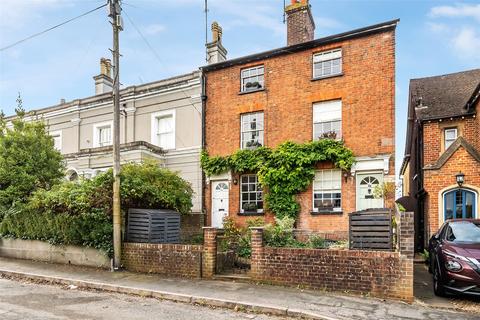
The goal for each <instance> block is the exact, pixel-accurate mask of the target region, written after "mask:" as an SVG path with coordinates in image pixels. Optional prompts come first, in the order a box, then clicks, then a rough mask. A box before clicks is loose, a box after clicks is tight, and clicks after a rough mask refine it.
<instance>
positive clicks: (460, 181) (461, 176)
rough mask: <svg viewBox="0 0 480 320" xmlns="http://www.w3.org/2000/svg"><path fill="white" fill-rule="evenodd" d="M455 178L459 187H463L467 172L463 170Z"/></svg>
mask: <svg viewBox="0 0 480 320" xmlns="http://www.w3.org/2000/svg"><path fill="white" fill-rule="evenodd" d="M455 178H456V180H457V184H458V186H459V187H462V185H463V183H464V182H465V174H463V173H462V172H459V173H457V174H456V175H455Z"/></svg>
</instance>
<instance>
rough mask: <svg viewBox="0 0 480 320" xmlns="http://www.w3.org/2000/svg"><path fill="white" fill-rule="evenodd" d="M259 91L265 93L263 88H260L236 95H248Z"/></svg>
mask: <svg viewBox="0 0 480 320" xmlns="http://www.w3.org/2000/svg"><path fill="white" fill-rule="evenodd" d="M261 91H265V88H260V89H257V90H250V91H240V92H239V93H238V94H239V95H242V94H249V93H255V92H261Z"/></svg>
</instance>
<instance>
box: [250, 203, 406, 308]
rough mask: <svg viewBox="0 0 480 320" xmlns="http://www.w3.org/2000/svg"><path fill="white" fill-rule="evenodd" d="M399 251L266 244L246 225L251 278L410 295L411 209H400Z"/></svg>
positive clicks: (383, 294) (389, 295) (258, 230)
mask: <svg viewBox="0 0 480 320" xmlns="http://www.w3.org/2000/svg"><path fill="white" fill-rule="evenodd" d="M401 215H402V217H401V220H400V221H401V223H400V225H399V230H398V231H397V233H398V234H399V239H400V241H399V251H398V252H380V251H359V250H355V251H354V250H325V249H296V248H271V247H265V246H263V230H262V229H261V228H255V229H252V259H251V277H252V280H256V281H261V282H266V283H274V284H286V285H295V286H297V285H301V286H305V287H309V288H314V289H326V290H332V291H349V292H354V293H365V294H366V293H368V294H370V295H372V296H376V297H384V298H394V299H400V300H404V301H412V300H413V213H411V212H408V213H402V214H401Z"/></svg>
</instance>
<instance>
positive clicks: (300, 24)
mask: <svg viewBox="0 0 480 320" xmlns="http://www.w3.org/2000/svg"><path fill="white" fill-rule="evenodd" d="M285 14H286V15H287V45H289V46H291V45H294V44H298V43H302V42H307V41H310V40H313V39H314V36H315V22H314V21H313V16H312V11H311V8H310V4H309V3H308V0H292V2H291V4H290V5H288V6H287V7H286V8H285Z"/></svg>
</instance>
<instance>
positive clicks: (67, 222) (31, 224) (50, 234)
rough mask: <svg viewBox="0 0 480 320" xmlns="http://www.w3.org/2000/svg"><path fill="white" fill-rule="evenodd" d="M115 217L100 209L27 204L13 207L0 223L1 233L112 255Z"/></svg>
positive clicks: (2, 234) (6, 235) (3, 235)
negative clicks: (40, 208) (44, 208)
mask: <svg viewBox="0 0 480 320" xmlns="http://www.w3.org/2000/svg"><path fill="white" fill-rule="evenodd" d="M112 232H113V226H112V221H111V218H110V217H108V216H107V215H105V213H104V212H102V211H99V210H92V211H90V212H87V213H83V214H80V215H70V214H68V213H60V214H56V213H52V212H40V213H38V212H36V211H34V210H30V209H28V208H27V207H25V206H21V207H18V206H17V207H12V208H10V209H9V210H7V212H5V216H4V218H3V220H2V221H1V223H0V236H2V237H13V238H19V239H28V240H41V241H48V242H50V243H52V244H64V245H79V246H88V247H93V248H96V249H99V250H102V251H104V252H105V253H107V254H108V255H110V256H111V254H112V252H113V247H112Z"/></svg>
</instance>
